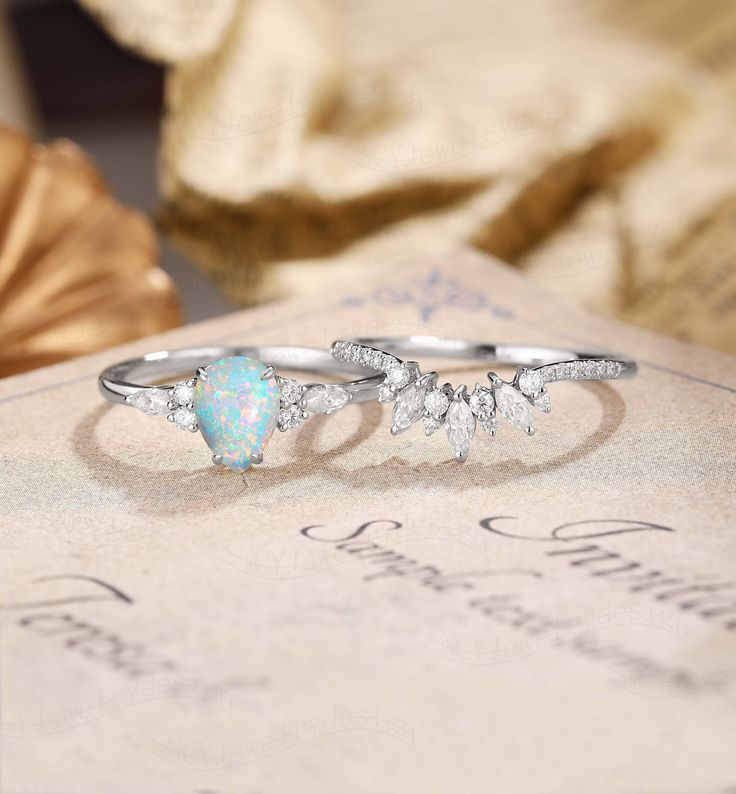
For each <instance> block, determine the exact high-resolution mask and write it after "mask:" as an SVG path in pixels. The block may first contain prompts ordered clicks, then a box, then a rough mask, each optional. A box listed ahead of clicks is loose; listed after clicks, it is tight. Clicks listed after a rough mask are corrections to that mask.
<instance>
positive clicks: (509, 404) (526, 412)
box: [495, 382, 532, 432]
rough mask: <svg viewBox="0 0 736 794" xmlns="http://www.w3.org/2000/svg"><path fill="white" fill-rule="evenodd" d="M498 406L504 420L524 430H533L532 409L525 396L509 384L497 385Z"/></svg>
mask: <svg viewBox="0 0 736 794" xmlns="http://www.w3.org/2000/svg"><path fill="white" fill-rule="evenodd" d="M495 394H496V406H497V407H498V411H499V413H500V414H501V416H503V418H504V419H505V420H506V421H507V422H509V424H512V425H514V426H516V427H520V428H521V429H522V430H526V431H527V432H528V431H529V428H532V409H531V406H530V405H529V402H528V401H527V399H526V397H524V395H523V394H521V393H520V392H518V391H517V390H516V389H515V388H514V387H513V386H509V384H508V383H498V382H497V383H496V386H495Z"/></svg>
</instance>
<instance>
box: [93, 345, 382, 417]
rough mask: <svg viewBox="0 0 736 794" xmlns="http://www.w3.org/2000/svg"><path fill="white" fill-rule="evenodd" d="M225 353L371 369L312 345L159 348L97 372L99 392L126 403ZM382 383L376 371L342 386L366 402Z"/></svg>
mask: <svg viewBox="0 0 736 794" xmlns="http://www.w3.org/2000/svg"><path fill="white" fill-rule="evenodd" d="M228 356H248V357H249V358H254V359H257V360H258V361H262V362H263V363H264V364H266V365H270V366H274V367H276V368H277V369H279V370H282V369H283V370H301V371H304V372H315V373H319V374H323V375H336V376H338V377H340V376H342V377H346V376H347V377H350V376H356V375H357V376H360V375H365V374H366V373H367V372H373V371H374V370H372V369H371V368H369V367H366V366H365V365H362V364H358V363H347V362H338V361H336V360H335V359H334V358H333V357H332V356H331V355H330V353H329V351H327V350H321V349H319V348H313V347H285V346H265V347H263V346H246V347H199V348H186V349H182V350H161V351H159V352H157V353H148V354H147V355H145V356H141V357H139V358H132V359H129V360H128V361H122V362H120V363H119V364H114V365H113V366H111V367H108V368H107V369H106V370H105V371H104V372H103V373H102V374H101V375H100V377H99V388H100V392H101V393H102V396H103V397H104V398H105V399H106V400H110V402H114V403H123V404H129V403H126V398H127V397H128V396H130V395H131V394H136V393H137V392H139V391H142V390H144V389H148V388H150V387H151V386H153V385H157V384H158V383H160V382H161V381H162V380H163V379H166V378H176V377H178V376H181V375H186V374H189V373H194V372H195V371H196V370H197V368H198V367H206V366H207V365H208V364H211V363H212V362H214V361H217V360H218V359H221V358H226V357H228ZM141 381H142V382H141ZM382 382H383V374H378V375H371V376H370V377H367V378H358V379H356V380H353V381H350V382H348V383H343V384H341V385H342V386H343V388H344V389H345V390H346V391H348V392H349V393H350V394H351V395H352V402H367V401H368V400H374V399H375V398H376V393H377V390H378V387H379V386H380V385H381V383H382ZM161 388H170V387H169V386H162V387H161Z"/></svg>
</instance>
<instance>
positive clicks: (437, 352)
mask: <svg viewBox="0 0 736 794" xmlns="http://www.w3.org/2000/svg"><path fill="white" fill-rule="evenodd" d="M332 355H333V356H334V358H335V359H336V360H338V361H342V362H344V363H354V364H363V365H365V366H370V367H372V368H374V369H380V370H381V371H382V372H383V373H384V376H385V377H384V379H383V383H382V384H381V387H380V388H379V390H378V401H379V402H392V401H395V402H394V409H393V421H392V425H391V432H392V434H393V435H397V434H398V433H401V432H403V431H405V430H408V428H409V427H411V426H412V425H413V424H414V423H415V422H417V421H419V420H420V419H421V420H422V421H423V424H424V430H425V433H426V435H428V436H430V435H432V434H433V433H435V432H436V431H437V430H439V429H440V427H442V426H444V427H445V430H446V431H447V437H448V440H449V442H450V445H451V447H452V449H453V451H454V453H455V457H456V458H457V459H458V460H465V458H466V457H467V455H468V451H469V449H470V442H471V441H472V439H473V436H474V435H475V430H476V427H480V429H481V430H482V431H484V432H486V433H488V434H490V435H491V436H493V435H495V434H496V429H497V418H498V416H499V415H500V416H501V417H503V419H505V420H506V421H507V422H508V423H509V424H511V425H514V426H516V427H519V428H521V429H522V430H524V431H525V432H526V433H527V434H528V435H533V434H534V422H533V418H532V407H533V408H536V409H538V410H540V411H543V412H544V413H549V411H550V408H551V405H550V398H549V394H548V393H547V384H549V383H554V382H556V381H566V380H588V381H590V380H619V379H621V378H632V377H634V375H636V372H637V366H636V363H635V362H634V361H631V360H629V359H626V358H622V357H620V356H618V355H616V354H612V353H602V352H594V353H588V352H578V351H574V350H567V349H564V348H554V347H539V346H536V345H517V344H503V343H488V342H469V341H465V340H462V339H440V338H438V337H433V336H407V337H362V338H358V339H341V340H338V341H336V342H334V343H333V345H332ZM404 355H407V356H414V355H417V356H420V355H426V356H431V357H433V358H460V359H468V360H474V361H481V362H488V363H495V364H503V365H516V366H517V367H518V368H517V370H516V374H515V376H514V378H513V379H512V380H511V381H504V380H502V379H501V378H499V377H498V375H497V374H496V373H495V372H489V373H488V380H489V381H490V386H482V385H480V384H476V385H475V388H474V389H473V391H472V392H469V391H468V387H467V386H464V385H461V386H458V387H453V386H452V385H451V384H449V383H445V384H443V385H442V386H438V380H439V376H438V374H437V373H436V372H429V373H427V374H426V375H423V374H422V372H421V370H420V368H419V364H418V363H417V362H416V361H404V360H403V359H402V358H400V356H404Z"/></svg>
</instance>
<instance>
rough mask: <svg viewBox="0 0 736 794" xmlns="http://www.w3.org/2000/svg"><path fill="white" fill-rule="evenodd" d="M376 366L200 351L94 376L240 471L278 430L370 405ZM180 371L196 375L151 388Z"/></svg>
mask: <svg viewBox="0 0 736 794" xmlns="http://www.w3.org/2000/svg"><path fill="white" fill-rule="evenodd" d="M263 362H268V363H267V364H266V363H263ZM276 367H278V368H280V369H288V370H303V371H306V372H318V373H321V374H326V375H337V376H343V377H344V376H348V377H349V376H356V375H359V376H360V375H362V376H365V375H369V377H363V378H362V379H360V380H353V381H350V382H347V383H339V384H337V383H302V382H300V381H298V380H295V379H293V378H284V377H281V376H280V375H277V374H276ZM378 369H379V368H378V367H375V368H374V367H371V366H369V365H365V364H356V363H338V362H336V361H335V360H334V359H333V358H332V357H331V356H330V353H329V352H328V351H326V350H318V349H316V348H309V347H205V348H198V349H186V350H164V351H162V352H159V353H149V354H148V355H146V356H143V357H141V358H134V359H131V360H130V361H123V362H122V363H120V364H115V365H114V366H112V367H109V368H108V369H106V370H105V371H104V372H103V373H102V374H101V375H100V378H99V386H100V391H101V392H102V395H103V396H104V397H105V398H106V399H107V400H110V401H111V402H116V403H123V404H125V405H129V406H131V407H133V408H137V409H138V410H140V411H142V412H143V413H145V414H148V415H149V416H166V417H167V418H168V420H169V421H170V422H171V423H172V424H174V425H176V426H177V427H179V428H180V429H182V430H189V431H190V432H192V433H196V432H197V431H199V432H200V433H201V434H202V436H203V438H204V440H205V441H206V442H207V446H208V447H209V448H210V449H211V450H212V453H213V454H212V461H213V463H216V464H218V465H220V464H221V465H223V466H227V467H228V468H229V469H233V470H234V471H244V470H245V469H247V468H248V467H249V466H250V465H251V464H254V463H261V462H262V460H263V450H264V448H265V447H266V445H267V444H268V441H269V439H270V438H271V435H272V434H273V432H274V430H275V429H276V428H278V429H279V430H281V431H286V430H291V429H292V428H294V427H297V426H298V425H300V424H301V423H302V422H303V421H304V420H305V419H307V418H308V417H309V416H310V414H332V413H334V412H335V411H338V410H340V409H341V408H343V407H344V406H346V405H348V404H349V403H361V402H366V401H368V400H374V399H375V398H376V395H377V393H378V387H379V386H380V385H381V383H382V382H383V379H384V376H383V375H382V374H376V372H377V370H378ZM186 372H189V373H195V372H196V374H191V375H189V377H186V378H185V379H184V380H180V381H178V382H176V383H174V384H173V385H169V386H158V385H154V384H156V383H158V382H160V381H161V380H163V379H168V378H172V377H176V376H180V375H181V374H182V373H186ZM139 381H142V383H139Z"/></svg>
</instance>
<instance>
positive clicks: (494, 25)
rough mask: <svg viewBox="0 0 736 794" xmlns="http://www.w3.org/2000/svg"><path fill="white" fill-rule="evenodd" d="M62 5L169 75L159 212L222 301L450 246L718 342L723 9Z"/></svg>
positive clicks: (728, 106) (725, 131) (289, 2)
mask: <svg viewBox="0 0 736 794" xmlns="http://www.w3.org/2000/svg"><path fill="white" fill-rule="evenodd" d="M81 2H82V4H83V5H84V6H86V7H87V8H89V9H90V10H91V11H92V12H93V13H94V14H95V15H96V16H97V17H99V18H100V19H101V20H102V22H103V24H104V25H105V26H106V27H107V29H108V30H109V31H110V32H111V33H112V34H113V35H114V36H115V37H116V39H117V40H118V41H120V42H121V43H122V44H123V45H125V46H127V47H130V48H133V49H134V50H135V51H137V52H139V53H141V54H143V55H144V56H146V57H149V58H153V59H156V60H159V61H162V62H164V63H165V64H168V65H169V67H170V68H169V72H168V79H167V90H166V97H167V99H166V101H167V107H166V115H165V119H164V121H163V142H162V149H161V185H162V191H163V204H162V207H161V215H160V220H161V223H162V225H163V227H164V228H165V229H166V230H167V231H168V232H169V233H170V234H171V235H173V236H174V238H176V239H177V240H178V241H179V242H180V243H181V245H183V246H184V247H185V248H186V249H187V250H188V251H189V253H190V254H191V255H192V256H193V258H194V259H195V260H196V261H197V262H199V263H200V264H201V266H202V267H203V268H205V269H206V270H207V272H209V273H210V274H211V275H212V276H213V277H214V278H215V279H217V281H218V282H219V283H220V284H221V285H222V286H223V288H224V289H225V290H226V291H227V292H228V293H229V294H230V295H232V296H234V297H235V298H236V299H238V300H240V301H242V302H244V303H253V302H258V301H262V300H265V299H267V298H271V297H273V296H274V295H284V294H291V293H301V294H304V293H309V292H310V291H311V292H316V293H321V292H322V291H323V290H324V288H325V284H327V283H329V279H330V278H331V277H332V276H334V274H335V273H336V272H338V271H340V270H342V269H343V268H344V267H345V266H348V265H349V266H350V267H351V268H352V272H353V273H354V274H355V277H356V278H362V277H363V276H364V275H365V274H366V273H368V272H372V271H374V270H377V269H378V268H391V267H392V266H394V265H395V264H396V263H397V262H399V261H401V260H403V259H405V258H407V257H410V256H415V255H417V254H421V253H426V252H431V251H433V250H436V249H437V247H438V246H446V245H447V244H449V243H451V242H452V241H457V240H462V241H466V242H470V243H472V244H473V245H475V246H477V247H479V248H481V249H483V250H485V251H488V252H491V253H493V254H495V255H497V256H499V257H500V258H502V259H504V260H506V261H508V262H511V263H513V264H515V265H517V266H518V267H520V268H521V269H523V270H524V271H525V272H527V273H528V274H529V275H530V276H531V277H532V278H534V279H536V280H537V281H539V282H540V283H544V284H545V285H546V286H547V287H549V288H551V289H552V290H555V291H559V292H563V293H565V294H569V295H572V296H574V297H576V298H577V299H578V300H579V301H580V302H582V303H583V304H585V305H586V306H588V307H589V308H591V309H594V310H595V311H598V312H603V313H606V314H609V315H613V316H618V317H622V318H624V319H626V320H629V321H631V322H634V323H637V324H640V325H643V326H647V327H650V328H655V329H658V330H661V331H664V332H666V333H669V334H673V335H675V336H678V337H681V338H684V339H692V340H696V341H700V342H702V343H704V344H708V345H711V346H713V347H718V348H722V349H731V350H733V349H736V266H734V260H733V257H731V256H729V255H728V252H729V251H732V250H733V248H734V243H736V238H735V236H736V232H734V229H735V228H736V223H735V215H734V213H735V212H736V209H735V201H736V136H735V135H734V134H733V133H734V130H735V129H736V123H735V122H734V111H733V110H732V97H733V93H732V92H731V93H728V91H729V88H730V87H731V86H732V85H733V75H732V69H731V64H730V63H729V61H728V58H727V57H726V54H727V53H728V52H729V50H728V48H727V47H726V46H725V45H726V43H727V42H728V41H730V39H729V38H728V32H729V31H732V30H733V27H734V23H733V19H732V17H733V14H731V10H732V9H731V6H730V5H729V4H728V3H724V2H722V1H721V0H713V2H711V3H702V2H695V0H693V2H689V3H688V2H680V1H678V2H676V3H675V2H673V3H665V4H663V3H658V4H657V3H652V2H642V3H634V2H625V1H624V0H618V1H617V2H610V3H604V2H602V0H599V1H597V2H592V3H584V2H582V0H556V2H549V0H525V2H523V3H510V2H508V0H503V1H502V0H455V2H453V3H452V4H448V3H447V2H446V0H416V2H411V3H397V2H395V0H371V2H337V0H334V2H328V0H248V1H247V2H246V1H245V0H242V1H238V0H208V1H206V2H197V3H181V2H176V1H175V0H160V1H159V2H156V3H155V4H153V3H150V2H147V0H129V2H126V3H119V2H116V0H81ZM721 21H722V22H723V24H722V25H719V23H720V22H721ZM632 31H633V33H632ZM652 39H657V40H658V42H659V45H664V47H662V46H655V44H654V43H653V41H652ZM667 47H670V48H676V49H679V51H680V54H682V53H684V55H685V58H681V59H680V60H676V59H675V57H674V56H673V55H672V54H668V52H667V49H666V48H667ZM719 53H720V55H719ZM704 66H705V67H712V71H715V72H717V73H718V74H720V75H721V76H722V80H718V79H717V78H716V77H714V76H713V74H712V73H708V72H707V71H706V69H705V68H704Z"/></svg>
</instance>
